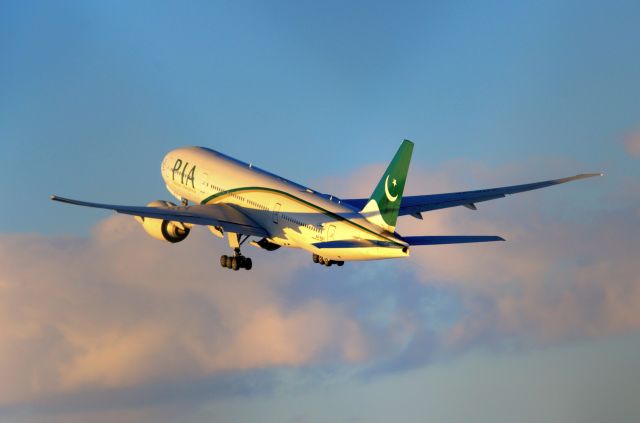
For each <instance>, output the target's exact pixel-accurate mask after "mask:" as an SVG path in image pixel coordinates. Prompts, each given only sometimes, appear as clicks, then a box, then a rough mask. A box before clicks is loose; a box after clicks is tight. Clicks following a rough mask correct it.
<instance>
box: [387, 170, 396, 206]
mask: <svg viewBox="0 0 640 423" xmlns="http://www.w3.org/2000/svg"><path fill="white" fill-rule="evenodd" d="M389 176H391V175H387V179H385V181H384V193H385V195H386V196H387V200H389V202H391V203H393V202H395V201H396V200H397V199H398V195H397V194H396V195H391V193H390V192H389ZM391 184H392V185H393V186H394V187H395V186H396V185H397V184H398V181H396V180H395V179H394V180H393V181H392V182H391Z"/></svg>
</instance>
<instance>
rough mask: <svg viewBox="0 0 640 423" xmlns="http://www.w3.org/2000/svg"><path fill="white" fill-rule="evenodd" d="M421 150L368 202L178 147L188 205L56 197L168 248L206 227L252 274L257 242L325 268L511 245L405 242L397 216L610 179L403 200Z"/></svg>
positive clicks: (171, 183)
mask: <svg viewBox="0 0 640 423" xmlns="http://www.w3.org/2000/svg"><path fill="white" fill-rule="evenodd" d="M413 146H414V144H413V142H411V141H409V140H404V141H403V142H402V144H401V145H400V148H399V149H398V150H397V152H396V154H395V156H394V157H393V159H392V160H391V163H390V164H389V166H388V167H387V169H386V171H385V172H384V173H383V175H382V177H381V178H380V181H379V182H378V184H377V185H376V187H375V189H374V190H373V193H372V194H371V197H370V198H357V199H340V198H338V197H336V196H334V195H329V194H323V193H320V192H317V191H316V190H314V189H311V188H309V187H307V186H304V185H300V184H298V183H295V182H292V181H290V180H288V179H285V178H282V177H280V176H278V175H276V174H274V173H270V172H267V171H266V170H262V169H260V168H258V167H255V166H253V164H251V163H245V162H242V161H240V160H237V159H234V158H232V157H229V156H227V155H225V154H222V153H220V152H218V151H215V150H212V149H210V148H206V147H183V148H178V149H175V150H172V151H170V152H169V153H168V154H167V155H166V156H165V157H164V159H163V160H162V164H161V166H160V169H161V174H162V178H163V180H164V182H165V184H166V188H167V190H168V191H169V193H171V195H173V196H174V197H175V198H176V199H177V200H178V201H179V202H180V205H177V204H174V203H172V202H169V201H162V200H158V201H153V202H151V203H149V204H147V206H146V207H139V206H121V205H113V204H101V203H92V202H86V201H79V200H73V199H69V198H63V197H58V196H56V195H52V196H51V200H55V201H59V202H63V203H68V204H74V205H78V206H86V207H95V208H100V209H108V210H114V211H116V212H118V213H122V214H127V215H132V216H134V217H135V219H136V220H137V221H138V222H140V224H141V225H142V227H143V228H144V230H145V231H146V232H147V234H149V235H150V236H151V237H153V238H156V239H158V240H161V241H167V242H170V243H176V242H181V241H183V240H184V239H185V238H186V237H187V236H188V235H189V232H190V231H191V228H192V227H193V226H194V225H204V226H206V227H207V228H209V230H210V231H211V232H212V233H213V234H214V235H216V236H218V237H220V238H224V236H225V235H226V237H227V239H228V243H229V247H230V248H231V249H232V251H233V253H232V255H223V256H221V257H220V265H221V266H222V267H224V268H228V269H233V270H238V269H241V268H243V269H246V270H250V269H251V268H252V267H253V264H252V260H251V258H249V257H245V256H244V255H242V252H241V247H242V246H243V244H244V243H245V242H246V241H247V240H248V239H249V238H252V237H253V238H254V239H253V240H252V241H250V242H249V244H250V245H252V246H254V247H257V248H260V249H262V250H266V251H274V250H276V249H278V248H280V247H289V248H300V249H303V250H306V251H308V252H310V253H311V255H312V259H313V261H314V262H315V263H319V264H323V265H325V266H331V265H333V264H336V265H338V266H342V265H343V264H344V262H345V261H356V260H379V259H391V258H406V257H409V255H410V250H411V247H414V246H423V245H441V244H459V243H472V242H491V241H504V239H503V238H502V237H499V236H493V235H491V236H489V235H450V236H440V235H426V236H424V235H423V236H401V235H400V234H399V233H398V232H396V223H397V219H398V217H399V216H407V215H408V216H413V217H415V218H417V219H423V217H422V213H423V212H427V211H431V210H438V209H444V208H448V207H457V206H464V207H466V208H468V209H471V210H476V209H477V207H476V204H477V203H480V202H483V201H489V200H495V199H498V198H503V197H506V196H507V195H511V194H516V193H519V192H524V191H531V190H535V189H540V188H545V187H549V186H553V185H558V184H563V183H565V182H570V181H575V180H578V179H585V178H590V177H593V176H603V174H602V173H584V174H579V175H576V176H570V177H567V178H561V179H552V180H547V181H542V182H534V183H529V184H523V185H513V186H506V187H499V188H489V189H482V190H476V191H465V192H453V193H445V194H429V195H416V196H406V197H403V195H402V194H403V191H404V187H405V182H406V179H407V173H408V170H409V162H410V160H411V155H412V152H413ZM191 203H193V204H191Z"/></svg>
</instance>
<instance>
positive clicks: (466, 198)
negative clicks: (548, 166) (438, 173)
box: [342, 173, 602, 218]
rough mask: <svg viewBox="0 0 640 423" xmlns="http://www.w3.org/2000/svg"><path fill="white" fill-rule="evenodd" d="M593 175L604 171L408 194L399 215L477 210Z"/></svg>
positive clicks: (357, 204) (359, 204)
mask: <svg viewBox="0 0 640 423" xmlns="http://www.w3.org/2000/svg"><path fill="white" fill-rule="evenodd" d="M593 176H602V173H583V174H580V175H575V176H570V177H568V178H561V179H551V180H548V181H541V182H533V183H530V184H522V185H512V186H507V187H499V188H489V189H482V190H476V191H464V192H452V193H446V194H431V195H414V196H407V197H404V198H402V203H401V204H400V212H399V216H404V215H412V216H415V217H417V218H422V217H421V216H420V213H421V212H426V211H431V210H438V209H445V208H448V207H456V206H465V207H468V208H470V209H474V210H475V208H476V206H475V204H476V203H480V202H482V201H489V200H495V199H498V198H503V197H506V196H507V195H511V194H517V193H519V192H525V191H532V190H535V189H540V188H546V187H550V186H553V185H559V184H564V183H566V182H571V181H576V180H578V179H585V178H591V177H593ZM342 201H343V202H345V203H347V204H349V205H351V206H352V207H354V208H356V209H358V210H361V209H362V208H364V206H365V205H366V202H367V200H366V199H351V200H342Z"/></svg>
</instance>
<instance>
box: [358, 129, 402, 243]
mask: <svg viewBox="0 0 640 423" xmlns="http://www.w3.org/2000/svg"><path fill="white" fill-rule="evenodd" d="M412 152H413V143H412V142H411V141H409V140H404V141H403V142H402V144H401V145H400V148H399V149H398V151H397V152H396V155H395V156H393V160H391V163H389V166H388V167H387V170H386V172H385V173H384V174H383V175H382V178H381V179H380V182H378V185H377V186H376V189H375V190H374V191H373V194H371V198H370V199H369V202H368V203H367V205H366V206H365V208H364V209H363V210H362V213H363V214H364V216H365V217H366V218H367V220H369V221H371V222H373V223H375V224H377V225H379V226H382V227H383V228H385V229H388V230H390V231H393V230H395V226H396V221H397V220H398V211H399V210H400V203H401V202H402V193H403V191H404V185H405V182H406V180H407V173H408V172H409V162H411V153H412Z"/></svg>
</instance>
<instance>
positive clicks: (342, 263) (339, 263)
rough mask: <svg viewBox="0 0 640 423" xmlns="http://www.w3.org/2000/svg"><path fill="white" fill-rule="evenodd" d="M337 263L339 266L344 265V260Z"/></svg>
mask: <svg viewBox="0 0 640 423" xmlns="http://www.w3.org/2000/svg"><path fill="white" fill-rule="evenodd" d="M336 264H337V265H338V266H344V261H342V260H341V261H337V262H336Z"/></svg>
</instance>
